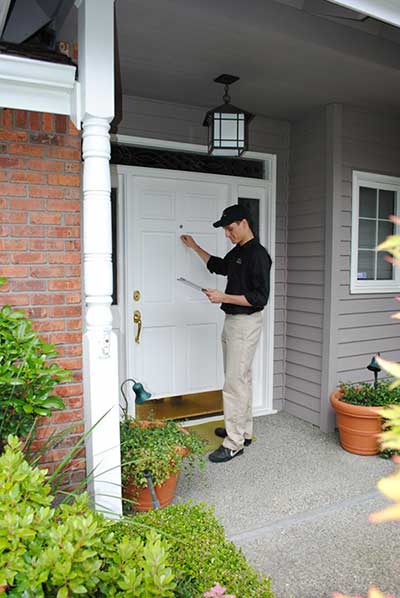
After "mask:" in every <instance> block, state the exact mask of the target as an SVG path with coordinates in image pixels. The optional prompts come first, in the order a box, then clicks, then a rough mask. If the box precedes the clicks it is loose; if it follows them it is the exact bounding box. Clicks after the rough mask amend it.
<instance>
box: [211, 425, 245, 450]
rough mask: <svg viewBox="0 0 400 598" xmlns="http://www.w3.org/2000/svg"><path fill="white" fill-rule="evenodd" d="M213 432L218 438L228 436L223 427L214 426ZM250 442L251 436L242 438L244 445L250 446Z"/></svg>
mask: <svg viewBox="0 0 400 598" xmlns="http://www.w3.org/2000/svg"><path fill="white" fill-rule="evenodd" d="M214 434H215V436H218V437H219V438H226V437H227V436H228V434H227V433H226V430H225V428H215V430H214ZM251 442H252V441H251V438H245V439H244V446H250V445H251Z"/></svg>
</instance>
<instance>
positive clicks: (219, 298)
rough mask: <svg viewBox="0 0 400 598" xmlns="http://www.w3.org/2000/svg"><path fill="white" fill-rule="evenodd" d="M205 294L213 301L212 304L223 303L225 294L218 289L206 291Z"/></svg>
mask: <svg viewBox="0 0 400 598" xmlns="http://www.w3.org/2000/svg"><path fill="white" fill-rule="evenodd" d="M204 292H205V294H206V295H207V297H208V298H209V300H210V301H211V303H223V302H224V298H225V293H223V292H222V291H218V290H217V289H204Z"/></svg>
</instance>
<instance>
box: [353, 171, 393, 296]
mask: <svg viewBox="0 0 400 598" xmlns="http://www.w3.org/2000/svg"><path fill="white" fill-rule="evenodd" d="M360 187H372V188H374V189H378V190H387V191H394V192H395V215H397V216H399V215H400V214H399V211H400V178H399V177H392V176H387V175H383V174H376V173H372V172H361V171H358V170H353V192H352V217H351V258H350V262H351V264H350V273H351V276H350V293H352V294H353V293H354V294H356V293H397V292H398V291H399V288H400V268H399V267H398V266H395V265H393V279H392V280H358V278H357V270H358V268H357V266H358V250H359V244H358V241H359V234H358V231H359V208H360ZM393 234H395V235H397V234H399V226H398V225H396V224H395V225H394V233H393Z"/></svg>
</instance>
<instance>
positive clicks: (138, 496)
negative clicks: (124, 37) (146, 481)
mask: <svg viewBox="0 0 400 598" xmlns="http://www.w3.org/2000/svg"><path fill="white" fill-rule="evenodd" d="M178 475H179V473H171V475H170V477H169V478H168V479H167V480H166V481H165V482H164V483H163V484H156V485H155V486H154V490H155V492H156V495H157V498H158V500H159V502H160V507H165V506H166V505H169V504H171V502H172V500H173V498H174V496H175V488H176V482H177V480H178ZM123 494H124V497H125V498H128V499H129V500H132V501H133V502H134V503H135V509H136V511H150V510H151V509H152V508H153V503H152V501H151V494H150V490H149V489H148V488H139V487H138V486H136V484H134V483H133V482H128V483H127V484H126V485H125V486H124V489H123Z"/></svg>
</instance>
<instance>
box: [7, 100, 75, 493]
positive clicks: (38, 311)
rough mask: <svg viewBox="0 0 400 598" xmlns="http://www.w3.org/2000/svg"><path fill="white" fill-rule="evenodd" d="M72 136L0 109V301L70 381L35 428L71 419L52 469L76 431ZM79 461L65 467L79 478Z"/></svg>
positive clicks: (68, 127) (63, 124)
mask: <svg viewBox="0 0 400 598" xmlns="http://www.w3.org/2000/svg"><path fill="white" fill-rule="evenodd" d="M80 168H81V151H80V133H79V131H77V130H76V129H75V127H74V126H73V124H72V123H71V122H70V121H69V119H68V118H67V117H66V116H61V115H53V114H47V113H38V112H26V111H22V110H9V109H3V110H0V272H1V276H5V277H7V279H8V283H7V285H6V286H5V287H2V289H1V291H0V303H1V305H4V304H5V303H8V304H10V305H12V306H15V307H18V308H21V309H23V310H24V311H25V312H26V314H27V315H28V316H29V317H30V318H32V320H33V321H34V327H35V329H36V330H38V331H40V334H41V336H42V337H43V338H44V339H45V340H47V341H48V342H51V343H54V344H55V345H56V348H57V351H58V358H57V362H58V363H59V364H60V365H62V366H63V367H65V368H67V369H69V370H71V371H72V373H73V382H71V383H69V384H65V385H63V386H60V387H59V388H58V389H57V394H59V395H61V396H62V397H63V398H64V400H65V404H66V408H65V410H63V411H57V412H55V413H54V415H53V416H52V417H51V418H45V419H43V421H42V422H41V426H40V428H39V430H38V438H40V439H44V438H46V437H48V436H49V435H50V434H51V432H53V431H54V430H56V429H60V430H61V429H63V428H66V427H68V425H70V424H71V423H77V424H78V427H77V428H76V430H75V431H74V433H73V434H71V435H70V436H69V437H68V438H67V439H66V440H65V441H64V442H63V444H62V445H61V446H59V447H57V449H55V450H53V451H51V452H50V453H49V454H48V455H47V457H46V465H47V466H49V467H50V469H52V468H53V467H54V465H55V463H56V462H57V461H58V460H60V459H61V458H62V457H63V456H64V455H65V454H66V452H67V451H68V446H70V445H72V444H73V443H74V442H75V441H76V440H77V437H78V435H79V434H80V433H82V430H83V425H82V421H83V401H82V301H81V253H80ZM83 471H84V460H83V458H79V459H76V460H75V462H74V463H73V468H71V473H70V480H71V482H74V481H77V480H79V479H81V477H82V475H83Z"/></svg>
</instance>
